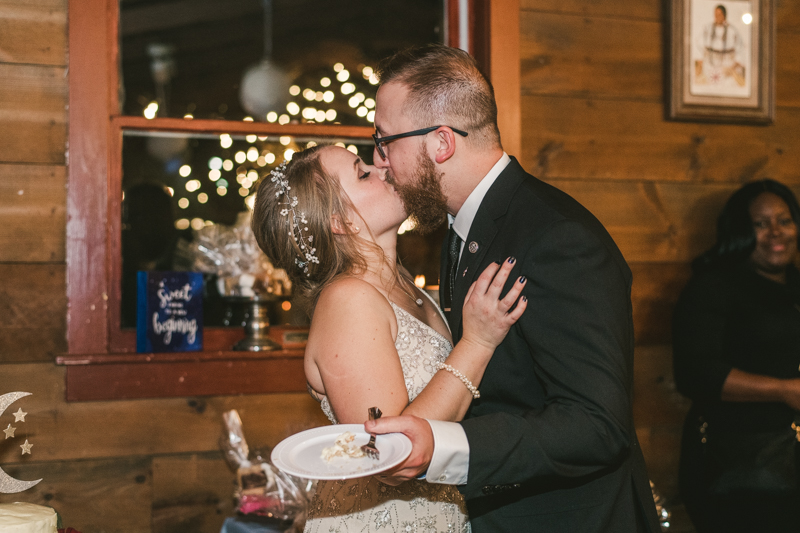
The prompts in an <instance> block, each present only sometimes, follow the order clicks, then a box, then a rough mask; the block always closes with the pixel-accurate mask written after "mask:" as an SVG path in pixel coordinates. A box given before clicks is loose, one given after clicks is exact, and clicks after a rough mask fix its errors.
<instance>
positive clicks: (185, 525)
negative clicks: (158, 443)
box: [153, 452, 236, 533]
mask: <svg viewBox="0 0 800 533" xmlns="http://www.w3.org/2000/svg"><path fill="white" fill-rule="evenodd" d="M235 487H236V473H235V472H233V471H231V470H230V469H229V468H228V465H227V463H225V461H224V459H223V458H222V455H221V454H220V453H218V452H214V453H205V454H192V455H187V456H161V457H154V458H153V533H196V532H198V531H219V530H220V528H221V527H222V523H223V522H224V520H225V518H226V517H228V516H233V515H234V499H233V493H234V489H235Z"/></svg>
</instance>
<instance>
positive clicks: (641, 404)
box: [633, 345, 690, 499]
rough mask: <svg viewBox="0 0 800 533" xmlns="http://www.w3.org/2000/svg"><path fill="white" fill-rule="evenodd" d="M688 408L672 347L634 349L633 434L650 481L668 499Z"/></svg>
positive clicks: (674, 492) (672, 493)
mask: <svg viewBox="0 0 800 533" xmlns="http://www.w3.org/2000/svg"><path fill="white" fill-rule="evenodd" d="M689 406H690V402H689V401H688V400H687V399H686V398H684V397H683V396H681V394H680V393H678V392H677V390H676V389H675V381H674V379H673V374H672V348H671V346H669V345H662V346H647V347H644V346H637V348H636V354H635V356H634V401H633V418H634V423H635V425H636V434H637V435H638V437H639V441H640V444H641V446H642V452H643V453H644V456H645V460H646V462H647V471H648V474H649V475H650V479H651V480H652V481H653V482H654V483H655V484H656V486H657V487H658V489H659V491H661V493H662V495H664V496H665V497H667V498H669V499H674V498H675V497H676V496H677V493H678V486H677V471H678V468H677V467H678V449H679V444H680V437H681V431H682V427H683V420H684V418H685V417H686V412H687V411H688V410H689Z"/></svg>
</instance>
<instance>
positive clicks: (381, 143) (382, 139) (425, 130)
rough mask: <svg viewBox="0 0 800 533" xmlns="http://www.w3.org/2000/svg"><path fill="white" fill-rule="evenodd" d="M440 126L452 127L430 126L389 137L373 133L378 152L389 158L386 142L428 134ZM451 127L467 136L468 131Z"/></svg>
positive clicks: (382, 157) (384, 157)
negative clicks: (385, 147) (385, 149)
mask: <svg viewBox="0 0 800 533" xmlns="http://www.w3.org/2000/svg"><path fill="white" fill-rule="evenodd" d="M439 128H450V126H431V127H430V128H422V129H421V130H414V131H409V132H406V133H398V134H397V135H389V136H387V137H378V134H377V133H373V134H372V140H373V141H375V148H377V149H378V153H379V154H381V159H388V157H386V152H384V151H383V148H384V145H385V144H387V143H390V142H392V141H396V140H397V139H402V138H403V137H416V136H417V135H426V134H428V133H430V132H432V131H434V130H438V129H439ZM450 129H451V130H453V131H454V132H456V133H458V134H459V135H461V136H462V137H466V136H467V132H466V131H461V130H457V129H455V128H450Z"/></svg>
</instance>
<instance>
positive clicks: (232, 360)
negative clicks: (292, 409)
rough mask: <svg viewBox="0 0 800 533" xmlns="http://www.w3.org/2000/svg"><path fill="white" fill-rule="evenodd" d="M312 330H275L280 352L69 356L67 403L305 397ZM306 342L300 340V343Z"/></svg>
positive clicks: (65, 359)
mask: <svg viewBox="0 0 800 533" xmlns="http://www.w3.org/2000/svg"><path fill="white" fill-rule="evenodd" d="M307 331H308V329H307V328H283V327H275V326H273V327H272V328H271V329H270V337H272V338H274V339H275V340H276V341H278V342H280V343H281V345H282V346H283V349H281V350H274V351H266V352H239V351H220V350H217V351H207V352H171V353H146V354H140V353H119V354H113V353H110V354H65V355H60V356H58V357H56V364H58V365H62V366H65V367H66V399H67V401H97V400H122V399H138V398H174V397H186V396H217V395H236V394H264V393H277V392H304V391H305V390H306V380H305V375H304V371H303V355H304V352H305V350H304V342H302V340H301V339H302V337H303V334H304V333H307ZM298 336H299V337H300V338H301V339H297V338H296V337H298Z"/></svg>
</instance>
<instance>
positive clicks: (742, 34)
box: [668, 0, 775, 124]
mask: <svg viewBox="0 0 800 533" xmlns="http://www.w3.org/2000/svg"><path fill="white" fill-rule="evenodd" d="M670 4H671V5H670V24H669V28H670V30H669V31H670V47H669V50H670V59H669V83H668V88H669V93H670V94H669V112H668V115H669V118H670V119H673V120H686V121H704V122H735V123H744V124H771V123H772V122H773V121H774V119H775V59H774V58H775V10H774V0H672V1H671V2H670Z"/></svg>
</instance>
